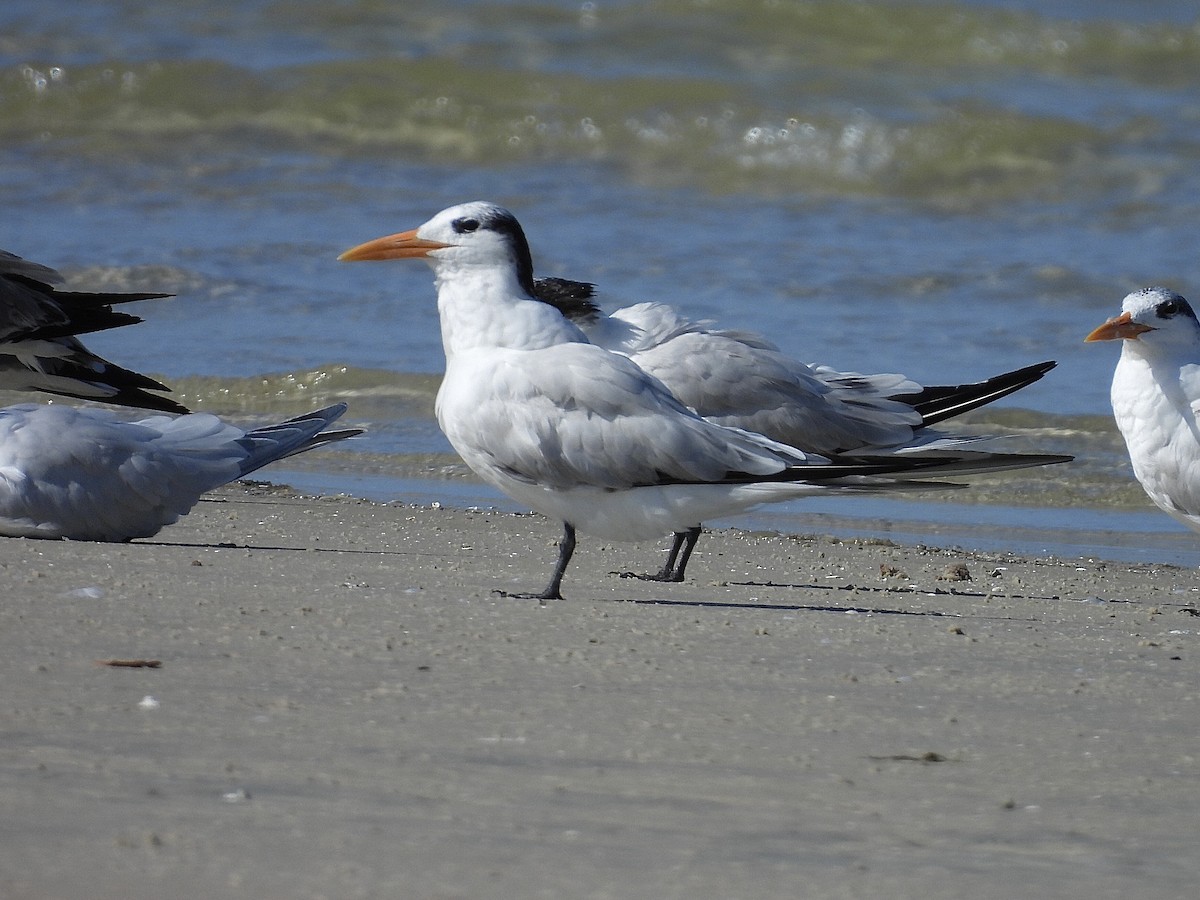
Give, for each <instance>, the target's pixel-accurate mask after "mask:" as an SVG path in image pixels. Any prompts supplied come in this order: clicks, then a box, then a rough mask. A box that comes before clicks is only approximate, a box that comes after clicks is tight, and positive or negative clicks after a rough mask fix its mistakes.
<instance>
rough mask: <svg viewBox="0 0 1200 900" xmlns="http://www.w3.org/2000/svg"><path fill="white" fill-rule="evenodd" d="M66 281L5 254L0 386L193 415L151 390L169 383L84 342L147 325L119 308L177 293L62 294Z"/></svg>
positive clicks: (0, 258) (0, 286)
mask: <svg viewBox="0 0 1200 900" xmlns="http://www.w3.org/2000/svg"><path fill="white" fill-rule="evenodd" d="M62 281H63V277H62V276H61V275H59V273H58V272H56V271H55V270H54V269H51V268H49V267H47V266H43V265H40V264H38V263H35V262H30V261H29V260H26V259H22V258H21V257H19V256H15V255H13V254H12V253H8V252H6V251H3V250H0V389H4V390H19V391H45V392H47V393H50V394H59V395H62V396H66V397H77V398H79V399H83V400H98V401H100V402H103V403H114V404H118V405H121V406H133V407H139V408H142V409H151V410H158V411H160V412H174V413H186V412H187V411H188V410H187V407H185V406H183V405H182V404H180V403H177V402H176V401H174V400H172V399H170V398H168V397H163V396H160V395H158V394H152V393H150V391H167V390H170V389H169V388H168V387H166V385H163V384H160V383H159V382H157V381H155V380H154V379H153V378H149V377H147V376H145V375H141V374H139V373H138V372H133V371H130V370H129V369H125V368H122V367H121V366H118V365H115V364H114V363H111V362H109V361H108V360H106V359H103V358H101V357H99V356H97V355H96V354H94V353H92V352H91V351H89V350H88V349H87V348H86V347H85V346H84V345H83V344H82V343H80V341H79V339H78V337H77V335H80V334H90V333H92V332H95V331H105V330H107V329H109V328H118V327H120V326H122V325H132V324H134V323H135V322H140V321H142V320H141V319H140V318H139V317H137V316H135V315H131V314H129V313H126V312H118V311H116V310H114V309H113V308H112V307H113V304H116V303H129V302H132V301H134V300H152V299H157V298H161V297H169V296H171V295H170V294H157V293H110V292H93V291H61V290H58V289H57V288H55V287H54V285H55V284H58V283H60V282H62Z"/></svg>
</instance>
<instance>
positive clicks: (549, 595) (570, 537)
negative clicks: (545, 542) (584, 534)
mask: <svg viewBox="0 0 1200 900" xmlns="http://www.w3.org/2000/svg"><path fill="white" fill-rule="evenodd" d="M574 554H575V526H574V525H572V524H571V523H570V522H563V536H562V540H561V541H559V542H558V562H556V563H555V564H554V574H552V575H551V576H550V583H549V584H548V585H546V589H545V590H544V591H542V592H541V593H540V594H512V593H509V592H508V591H496V593H497V594H499V595H500V596H502V597H515V598H517V599H518V600H561V599H562V592H561V590H560V589H561V588H562V580H563V574H564V573H566V571H567V563H569V562H570V561H571V557H572V556H573V555H574Z"/></svg>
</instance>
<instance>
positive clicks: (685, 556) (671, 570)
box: [617, 525, 700, 581]
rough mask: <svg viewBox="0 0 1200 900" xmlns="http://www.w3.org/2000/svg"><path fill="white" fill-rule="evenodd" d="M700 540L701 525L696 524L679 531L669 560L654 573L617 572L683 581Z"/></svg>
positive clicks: (632, 576) (648, 578) (653, 579)
mask: <svg viewBox="0 0 1200 900" xmlns="http://www.w3.org/2000/svg"><path fill="white" fill-rule="evenodd" d="M698 540H700V526H699V525H694V526H692V527H691V528H689V529H688V530H687V531H677V532H675V538H674V541H673V542H672V544H671V551H670V552H669V553H668V554H667V561H666V562H665V563H663V567H662V568H661V569H659V570H658V571H657V572H655V573H654V574H653V575H640V574H638V573H637V572H619V573H617V574H619V575H620V576H621V577H622V578H640V579H641V580H642V581H683V573H684V570H685V569H687V564H688V560H689V559H691V558H692V551H693V550H695V549H696V541H698ZM680 551H682V553H681V552H680ZM676 560H679V564H678V566H676V563H675V561H676Z"/></svg>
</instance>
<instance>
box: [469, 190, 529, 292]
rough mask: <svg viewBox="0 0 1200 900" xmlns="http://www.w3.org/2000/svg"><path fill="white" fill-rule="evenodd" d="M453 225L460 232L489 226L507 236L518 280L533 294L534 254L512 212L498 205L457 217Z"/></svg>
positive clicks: (490, 228)
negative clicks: (531, 252)
mask: <svg viewBox="0 0 1200 900" xmlns="http://www.w3.org/2000/svg"><path fill="white" fill-rule="evenodd" d="M451 227H452V228H454V230H455V231H457V232H458V233H459V234H466V233H468V232H471V231H476V230H478V229H480V228H487V229H489V230H491V231H495V232H497V233H498V234H502V235H504V236H505V237H507V238H508V243H509V246H511V247H512V252H513V262H514V263H515V264H516V267H517V280H518V281H519V282H520V284H521V287H522V288H524V289H525V293H527V294H529V296H531V297H532V296H533V291H534V287H533V256H532V255H531V254H530V252H529V241H527V240H526V239H525V232H524V231H522V230H521V223H520V222H518V221H517V219H516V217H515V216H514V215H513V214H512V213H510V212H509V211H508V210H506V209H501V208H500V207H498V206H497V207H492V208H491V209H488V210H487V211H485V212H484V213H481V214H480V215H479V216H478V217H475V216H463V217H462V218H461V219H455V220H454V221H453V222H452V223H451ZM460 229H461V230H460Z"/></svg>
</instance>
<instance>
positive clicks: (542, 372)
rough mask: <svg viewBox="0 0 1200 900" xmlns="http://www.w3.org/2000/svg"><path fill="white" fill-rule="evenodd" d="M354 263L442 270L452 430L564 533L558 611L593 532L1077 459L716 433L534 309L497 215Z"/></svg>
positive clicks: (371, 251)
mask: <svg viewBox="0 0 1200 900" xmlns="http://www.w3.org/2000/svg"><path fill="white" fill-rule="evenodd" d="M340 258H341V259H343V260H347V261H355V260H383V259H403V258H424V259H426V260H427V261H428V262H429V263H430V264H431V265H432V267H433V269H434V273H435V283H436V285H437V291H438V311H439V314H440V318H441V325H442V343H443V349H444V351H445V356H446V374H445V378H444V379H443V381H442V386H441V388H440V389H439V391H438V396H437V403H436V412H437V418H438V423H439V424H440V425H441V427H442V430H443V431H444V432H445V433H446V436H447V437H448V438H449V440H450V443H451V444H452V445H453V446H454V448H455V450H457V451H458V453H459V454H460V455H461V456H462V458H463V460H464V461H465V462H466V463H467V465H468V466H470V467H471V469H472V470H473V471H474V472H475V473H476V474H477V475H479V476H480V477H481V478H483V479H484V480H485V481H487V482H488V483H490V484H492V485H494V486H495V487H497V488H499V489H500V490H502V491H503V492H504V493H506V494H508V496H510V497H512V498H513V499H515V500H517V501H519V502H521V503H524V504H527V505H529V506H530V507H532V508H533V509H535V510H537V511H538V512H540V513H542V514H543V515H545V516H548V517H551V518H556V519H558V520H560V521H562V522H563V539H562V541H561V543H560V545H559V557H558V562H557V564H556V565H555V567H554V572H553V574H552V576H551V578H550V582H549V584H548V585H547V586H546V588H545V590H543V591H542V592H541V593H540V594H537V595H532V596H537V597H540V598H542V599H557V598H560V597H561V590H560V589H561V584H562V578H563V573H564V572H565V570H566V567H567V564H568V563H569V562H570V559H571V555H572V553H573V552H574V549H575V532H576V529H577V528H578V529H579V530H582V531H585V532H589V533H592V534H596V535H598V536H600V537H603V538H606V539H612V540H645V539H648V538H652V537H654V536H656V535H660V534H664V533H667V532H675V533H681V532H687V531H688V530H689V529H693V528H697V527H699V525H700V523H701V522H703V521H704V520H705V519H708V518H712V517H715V516H722V515H728V514H730V513H735V512H742V511H744V510H746V509H749V508H751V507H753V506H755V505H758V504H760V503H767V502H774V501H779V500H785V499H791V498H794V497H799V496H803V495H805V494H812V493H818V492H824V491H832V490H847V489H871V488H882V487H887V486H889V485H894V484H895V483H896V482H897V481H903V480H906V479H911V478H931V477H940V476H944V475H960V474H965V473H968V472H976V471H986V470H993V469H999V468H1013V467H1020V466H1028V465H1043V464H1047V463H1052V462H1063V461H1066V460H1067V459H1068V457H1062V456H1032V455H1028V456H1026V455H1016V454H992V453H984V452H978V451H975V452H972V451H948V450H934V451H930V452H928V453H925V452H918V451H914V452H913V453H911V454H905V455H896V456H888V457H884V458H870V457H863V458H856V459H853V460H846V461H841V460H836V459H829V458H826V457H824V456H820V455H816V454H806V453H804V452H803V451H800V450H797V449H795V448H792V447H788V446H786V445H784V444H781V443H778V442H775V441H772V440H770V439H768V438H766V437H763V436H762V435H758V434H753V433H750V432H747V431H743V430H741V429H735V428H728V427H725V426H722V425H718V424H715V423H713V422H709V421H707V420H705V419H703V418H701V417H700V416H699V415H697V414H696V413H694V412H693V411H691V410H689V409H688V408H687V407H686V406H684V405H683V404H682V403H681V402H680V401H679V400H677V399H676V398H675V397H674V396H673V395H672V394H671V393H670V391H668V390H667V388H666V387H664V386H663V384H662V382H660V381H659V380H658V379H656V378H654V377H653V376H650V375H647V374H646V373H645V372H644V371H642V370H641V369H640V368H638V366H637V365H635V364H634V363H633V362H632V361H630V360H629V359H628V358H627V357H625V356H622V355H620V354H617V353H612V352H610V351H608V350H605V349H603V348H601V347H598V346H596V345H594V344H591V343H589V342H588V340H587V338H586V337H585V336H584V334H583V332H582V331H581V330H580V329H579V328H578V327H577V326H576V325H574V324H573V323H571V322H570V321H568V320H567V319H566V318H565V317H564V316H563V315H562V313H561V312H559V311H558V310H557V309H555V308H553V307H552V306H550V305H548V304H546V303H543V302H541V301H539V300H536V299H534V297H533V290H534V287H533V264H532V260H531V257H530V253H529V247H528V244H527V242H526V240H525V236H524V234H523V232H522V231H521V227H520V225H519V224H518V223H517V221H516V219H515V218H514V217H513V216H512V214H511V213H509V212H508V211H507V210H504V209H502V208H500V207H497V206H495V205H493V204H490V203H467V204H462V205H459V206H455V207H452V208H450V209H447V210H444V211H443V212H441V213H439V214H438V215H436V216H434V217H433V218H432V219H431V220H430V221H428V222H426V223H425V224H424V225H422V226H420V227H419V228H417V229H415V230H413V231H407V232H402V233H400V234H395V235H390V236H387V237H383V238H379V239H377V240H374V241H370V242H368V243H366V244H362V245H359V246H358V247H355V248H353V249H351V250H348V251H346V252H345V253H343V254H342V255H341V257H340Z"/></svg>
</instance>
